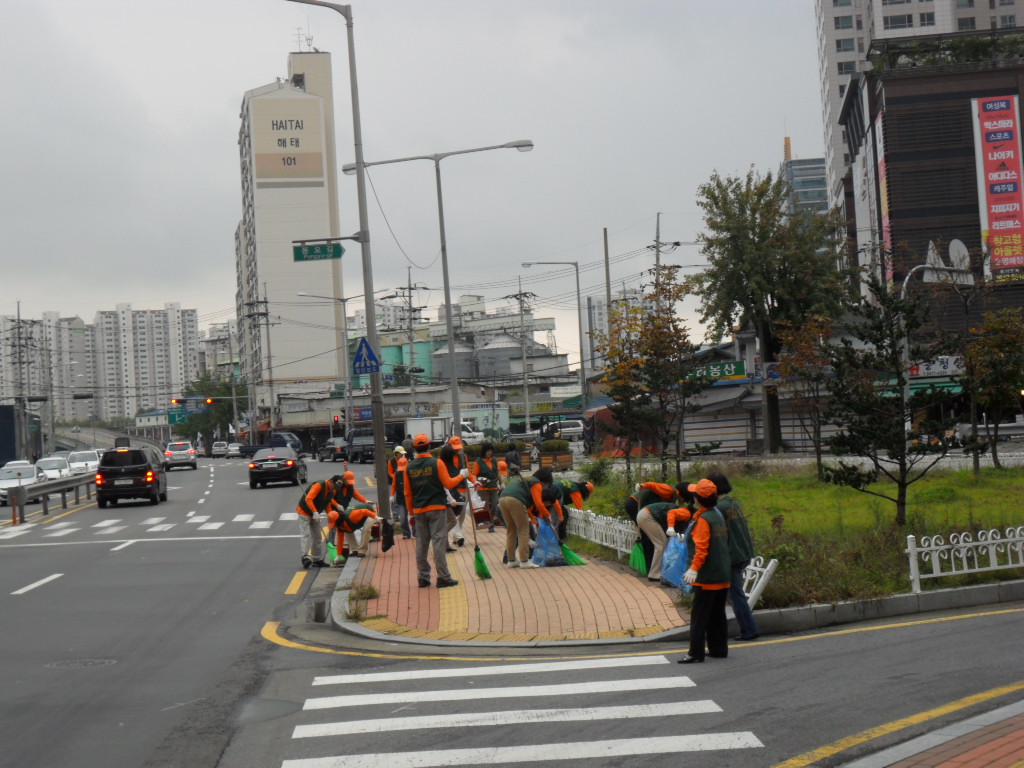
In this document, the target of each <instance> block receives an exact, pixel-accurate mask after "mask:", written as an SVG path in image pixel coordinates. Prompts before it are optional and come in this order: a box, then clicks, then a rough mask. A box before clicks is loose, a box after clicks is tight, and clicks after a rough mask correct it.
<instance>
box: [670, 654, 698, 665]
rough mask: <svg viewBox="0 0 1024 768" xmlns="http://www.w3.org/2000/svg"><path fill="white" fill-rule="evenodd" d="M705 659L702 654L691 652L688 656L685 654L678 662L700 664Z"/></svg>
mask: <svg viewBox="0 0 1024 768" xmlns="http://www.w3.org/2000/svg"><path fill="white" fill-rule="evenodd" d="M703 661H704V659H702V658H701V657H700V656H690V655H689V654H687V655H686V656H683V658H681V659H680V660H679V661H677V662H676V664H700V663H702V662H703Z"/></svg>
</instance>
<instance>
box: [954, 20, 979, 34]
mask: <svg viewBox="0 0 1024 768" xmlns="http://www.w3.org/2000/svg"><path fill="white" fill-rule="evenodd" d="M956 28H957V31H958V32H968V31H970V30H972V29H976V28H977V27H976V26H975V24H974V18H973V17H972V18H970V19H957V20H956Z"/></svg>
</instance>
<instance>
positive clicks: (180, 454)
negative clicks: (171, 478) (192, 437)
mask: <svg viewBox="0 0 1024 768" xmlns="http://www.w3.org/2000/svg"><path fill="white" fill-rule="evenodd" d="M164 467H165V468H166V469H171V468H172V467H192V469H196V468H197V465H196V449H195V448H193V447H192V443H190V442H188V441H187V440H186V441H184V442H180V443H168V444H167V449H166V450H165V451H164Z"/></svg>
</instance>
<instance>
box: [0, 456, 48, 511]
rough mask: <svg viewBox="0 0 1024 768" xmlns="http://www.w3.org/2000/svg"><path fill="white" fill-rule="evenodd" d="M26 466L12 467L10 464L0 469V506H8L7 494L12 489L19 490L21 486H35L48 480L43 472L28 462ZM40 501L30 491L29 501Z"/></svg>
mask: <svg viewBox="0 0 1024 768" xmlns="http://www.w3.org/2000/svg"><path fill="white" fill-rule="evenodd" d="M25 465H27V466H25ZM25 465H21V464H18V465H16V466H13V467H12V466H11V464H10V462H8V463H7V464H6V465H5V466H4V467H3V468H2V469H0V506H3V507H6V506H7V501H8V500H7V494H8V491H10V489H11V488H17V487H18V486H19V485H35V484H36V483H41V482H43V481H44V480H46V474H45V473H44V472H43V470H41V469H36V468H35V467H33V466H32V465H31V464H29V463H28V462H25ZM39 499H40V497H39V496H35V497H33V496H32V491H31V490H29V491H28V498H27V501H39Z"/></svg>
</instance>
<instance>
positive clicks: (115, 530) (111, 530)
mask: <svg viewBox="0 0 1024 768" xmlns="http://www.w3.org/2000/svg"><path fill="white" fill-rule="evenodd" d="M115 522H116V521H115ZM127 527H128V526H127V525H112V526H110V527H108V528H103V529H101V530H99V531H96V535H97V536H110V535H112V534H115V533H120V532H121V531H123V530H125V529H126V528H127Z"/></svg>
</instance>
